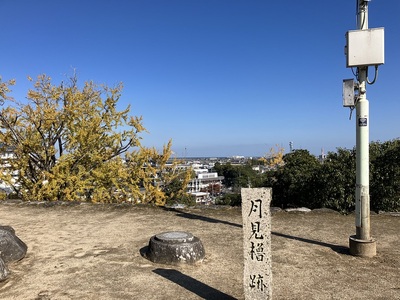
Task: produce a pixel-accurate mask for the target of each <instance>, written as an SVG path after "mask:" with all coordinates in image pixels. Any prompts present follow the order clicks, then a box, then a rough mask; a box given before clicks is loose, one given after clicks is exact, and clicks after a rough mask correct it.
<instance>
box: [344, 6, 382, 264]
mask: <svg viewBox="0 0 400 300" xmlns="http://www.w3.org/2000/svg"><path fill="white" fill-rule="evenodd" d="M368 2H369V1H368V0H357V28H358V29H360V30H365V29H368ZM367 69H368V67H367V66H361V67H358V68H357V74H358V76H357V77H358V84H359V99H358V101H357V104H356V114H357V118H356V199H355V200H356V236H355V237H354V236H352V237H350V253H351V254H353V255H358V256H367V257H372V256H375V255H376V243H375V240H373V239H371V235H370V201H369V102H368V100H367V90H366V85H367Z"/></svg>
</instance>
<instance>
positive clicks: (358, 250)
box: [349, 235, 376, 257]
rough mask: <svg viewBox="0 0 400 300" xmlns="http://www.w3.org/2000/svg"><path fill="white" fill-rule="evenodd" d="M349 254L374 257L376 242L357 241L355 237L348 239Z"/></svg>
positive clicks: (372, 240)
mask: <svg viewBox="0 0 400 300" xmlns="http://www.w3.org/2000/svg"><path fill="white" fill-rule="evenodd" d="M349 245H350V254H351V255H354V256H361V257H374V256H375V255H376V240H374V239H372V238H371V239H370V240H359V239H357V238H356V236H355V235H352V236H350V238H349Z"/></svg>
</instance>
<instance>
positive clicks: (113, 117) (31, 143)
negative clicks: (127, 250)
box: [0, 75, 184, 205]
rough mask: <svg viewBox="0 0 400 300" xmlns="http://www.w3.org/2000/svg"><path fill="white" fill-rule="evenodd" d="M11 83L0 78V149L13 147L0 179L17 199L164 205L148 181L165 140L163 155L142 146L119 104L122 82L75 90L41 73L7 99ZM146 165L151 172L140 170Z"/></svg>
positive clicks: (138, 122) (158, 168) (135, 123)
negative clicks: (18, 96) (22, 95)
mask: <svg viewBox="0 0 400 300" xmlns="http://www.w3.org/2000/svg"><path fill="white" fill-rule="evenodd" d="M29 79H30V78H29ZM30 80H31V79H30ZM14 84H15V82H14V81H7V82H2V81H0V101H1V104H2V107H1V110H0V151H1V152H2V153H4V152H5V151H8V152H12V157H9V158H8V159H7V160H3V162H2V163H1V166H0V167H1V170H0V180H2V182H4V183H5V184H7V185H9V186H11V187H12V188H13V190H14V192H15V193H16V194H18V195H19V196H20V197H21V198H23V199H25V200H45V201H54V200H64V201H95V202H121V201H133V202H136V201H146V202H150V201H153V202H155V203H157V204H160V205H162V204H164V203H165V198H166V195H165V193H164V192H163V190H162V188H161V187H160V186H157V185H156V184H154V183H155V181H154V179H155V178H156V177H157V174H162V173H163V172H164V171H165V164H166V162H167V161H168V159H169V157H170V153H171V151H170V148H171V143H168V145H167V146H166V147H165V149H164V151H163V153H158V152H157V151H156V150H155V149H148V148H145V147H143V146H142V145H141V143H140V139H141V137H140V135H139V134H140V133H141V132H144V131H145V128H144V127H143V125H142V118H141V117H132V116H129V111H130V108H129V107H127V108H126V109H124V110H121V111H119V110H118V109H117V103H118V100H119V99H120V96H121V91H122V84H119V85H117V86H116V87H113V88H110V87H108V86H106V85H97V84H95V83H93V82H86V83H84V85H83V87H81V88H79V86H78V82H77V77H76V76H73V77H72V78H70V79H69V80H68V82H67V83H61V84H60V85H54V84H52V81H51V78H50V77H48V76H46V75H40V76H38V79H37V80H36V82H35V83H34V88H33V89H31V90H29V91H28V94H27V98H26V101H24V102H19V101H16V100H15V99H13V98H11V97H9V96H8V94H9V93H10V87H11V86H12V85H14ZM150 164H153V165H152V167H153V168H154V170H151V172H149V171H144V170H146V167H147V166H149V165H150ZM170 173H171V171H170ZM172 173H173V172H172ZM183 190H184V188H183ZM146 195H152V196H148V197H146Z"/></svg>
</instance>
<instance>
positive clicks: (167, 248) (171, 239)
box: [146, 231, 205, 264]
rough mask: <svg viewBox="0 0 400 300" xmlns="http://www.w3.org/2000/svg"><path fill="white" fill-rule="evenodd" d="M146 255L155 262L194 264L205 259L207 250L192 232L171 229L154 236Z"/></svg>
mask: <svg viewBox="0 0 400 300" xmlns="http://www.w3.org/2000/svg"><path fill="white" fill-rule="evenodd" d="M146 256H147V258H148V259H149V260H151V261H152V262H155V263H162V264H176V263H187V264H194V263H196V262H200V261H202V260H203V258H204V256H205V251H204V247H203V244H202V243H201V241H200V239H199V238H197V237H195V236H193V235H192V234H191V233H189V232H184V231H171V232H163V233H159V234H156V235H155V236H152V237H151V238H150V242H149V247H148V251H147V253H146Z"/></svg>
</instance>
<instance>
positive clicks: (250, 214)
mask: <svg viewBox="0 0 400 300" xmlns="http://www.w3.org/2000/svg"><path fill="white" fill-rule="evenodd" d="M241 194H242V217H243V251H244V275H243V285H244V295H245V299H248V300H250V299H251V300H257V299H264V300H265V299H271V298H272V263H271V212H270V203H271V198H272V189H271V188H242V190H241Z"/></svg>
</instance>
